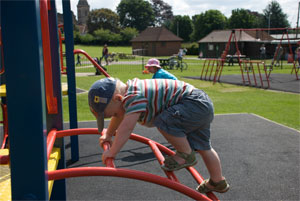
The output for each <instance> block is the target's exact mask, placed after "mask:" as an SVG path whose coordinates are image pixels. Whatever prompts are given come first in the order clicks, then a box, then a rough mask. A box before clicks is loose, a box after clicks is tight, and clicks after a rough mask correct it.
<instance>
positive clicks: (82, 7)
mask: <svg viewBox="0 0 300 201" xmlns="http://www.w3.org/2000/svg"><path fill="white" fill-rule="evenodd" d="M89 12H90V5H89V4H88V2H87V0H79V1H78V4H77V18H78V24H82V25H85V24H86V22H87V19H88V14H89Z"/></svg>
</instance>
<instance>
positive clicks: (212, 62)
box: [200, 28, 299, 88]
mask: <svg viewBox="0 0 300 201" xmlns="http://www.w3.org/2000/svg"><path fill="white" fill-rule="evenodd" d="M296 29H299V28H296ZM296 29H295V28H269V29H262V28H261V29H234V30H232V32H231V34H230V36H229V39H228V42H227V44H226V46H225V50H224V51H223V53H222V55H221V57H220V59H206V60H205V61H204V63H203V66H202V71H201V76H200V79H203V80H209V81H211V80H212V81H213V83H214V84H215V82H217V81H220V77H221V74H222V70H223V67H224V63H225V61H226V59H227V58H226V57H227V54H228V51H229V49H230V45H231V42H234V45H235V49H236V52H237V54H236V59H237V63H238V64H239V67H240V71H241V76H242V81H243V84H244V85H249V86H251V85H252V84H251V79H250V75H249V73H250V72H252V74H253V82H254V84H255V86H256V87H262V88H264V83H263V79H264V80H266V81H267V87H266V88H269V87H270V82H269V78H270V75H271V72H272V70H273V65H274V61H275V60H276V58H277V56H278V54H279V51H280V47H281V46H282V40H283V38H284V35H286V37H287V40H288V46H289V61H290V62H291V63H292V64H293V67H292V71H291V74H292V73H293V72H295V75H296V79H297V80H299V77H298V71H299V67H296V62H295V61H294V58H293V52H292V47H291V43H290V39H289V36H288V30H296ZM265 30H281V31H283V35H282V37H281V40H280V43H279V44H278V48H276V51H275V54H274V58H273V62H272V63H271V65H267V64H266V63H265V62H262V61H249V59H242V58H241V54H240V50H239V46H238V41H237V37H236V32H237V31H239V32H240V34H241V31H265ZM255 66H257V73H258V76H259V80H260V83H261V84H260V85H258V83H257V79H256V76H257V75H256V74H255V72H256V70H255V69H254V68H255ZM262 66H263V67H262ZM209 71H210V72H209ZM213 71H215V72H214V77H213V79H212V78H211V76H212V74H213ZM262 71H263V72H264V74H262ZM208 72H209V76H208ZM204 73H205V75H204ZM244 73H246V75H247V79H245V75H244ZM263 75H264V76H263ZM207 76H208V77H207ZM263 77H264V78H263Z"/></svg>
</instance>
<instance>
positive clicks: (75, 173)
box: [47, 128, 219, 200]
mask: <svg viewBox="0 0 300 201" xmlns="http://www.w3.org/2000/svg"><path fill="white" fill-rule="evenodd" d="M90 134H93V135H99V133H98V130H97V129H96V128H81V129H70V130H62V131H57V130H55V129H53V130H51V131H50V132H49V135H48V138H47V157H48V158H49V156H50V153H51V151H52V147H53V144H54V141H55V139H56V138H61V137H66V136H73V135H90ZM130 139H131V140H135V141H138V142H141V143H144V144H147V145H149V146H150V148H151V149H152V151H153V152H154V154H155V156H156V158H157V160H158V163H159V164H163V161H164V157H163V155H162V152H164V153H165V154H167V155H173V154H175V153H174V152H173V151H171V150H170V149H168V148H167V147H165V146H163V145H161V144H159V143H157V142H155V141H153V140H150V139H148V138H146V137H142V136H139V135H136V134H134V133H132V134H131V136H130ZM103 148H104V150H106V149H109V144H108V143H106V144H105V145H104V147H103ZM105 164H106V167H80V168H66V169H61V170H55V171H49V172H48V179H49V180H59V179H64V178H70V177H83V176H113V177H124V178H130V179H136V180H142V181H146V182H151V183H155V184H158V185H161V186H165V187H168V188H170V189H173V190H175V191H178V192H180V193H182V194H185V195H186V196H189V197H191V198H193V199H195V200H219V199H218V198H217V197H216V196H215V195H214V194H213V193H212V192H210V193H207V196H205V195H203V194H201V193H199V192H198V191H196V190H194V189H192V188H189V187H187V186H185V185H183V184H181V183H180V182H179V181H178V179H177V177H176V176H175V174H174V173H173V172H168V171H165V174H166V176H167V177H168V178H165V177H161V176H157V175H153V174H150V173H146V172H142V171H137V170H129V169H123V168H116V166H115V164H114V160H113V159H112V158H110V159H107V160H106V162H105ZM186 169H187V170H188V171H189V172H190V173H191V175H192V176H193V177H194V179H195V180H196V181H197V182H198V183H201V182H202V181H203V178H202V176H201V175H200V174H199V173H198V172H197V171H196V170H195V168H193V167H188V168H186Z"/></svg>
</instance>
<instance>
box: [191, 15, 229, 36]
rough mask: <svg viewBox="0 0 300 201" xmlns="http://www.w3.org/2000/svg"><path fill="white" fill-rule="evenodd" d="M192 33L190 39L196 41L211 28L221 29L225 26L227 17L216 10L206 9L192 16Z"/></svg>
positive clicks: (211, 29)
mask: <svg viewBox="0 0 300 201" xmlns="http://www.w3.org/2000/svg"><path fill="white" fill-rule="evenodd" d="M192 22H193V25H194V26H193V27H194V30H193V33H192V35H191V36H192V39H193V40H195V41H197V40H199V39H201V38H203V37H204V36H206V35H207V34H209V33H210V32H212V31H213V30H223V29H225V28H226V23H227V18H226V17H225V15H223V14H222V13H221V12H220V11H218V10H208V11H206V12H205V13H201V14H199V15H194V16H193V17H192Z"/></svg>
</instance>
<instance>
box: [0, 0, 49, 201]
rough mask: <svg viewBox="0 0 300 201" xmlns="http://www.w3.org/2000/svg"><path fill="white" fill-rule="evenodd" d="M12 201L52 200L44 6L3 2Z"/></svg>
mask: <svg viewBox="0 0 300 201" xmlns="http://www.w3.org/2000/svg"><path fill="white" fill-rule="evenodd" d="M1 19H2V22H1V24H2V36H3V47H4V62H5V63H4V65H5V70H6V90H7V94H6V95H7V107H8V128H9V139H10V162H11V190H12V200H26V199H30V200H34V199H35V200H48V197H49V196H48V179H47V176H46V170H47V156H46V152H47V151H46V134H47V133H46V106H45V86H44V71H43V55H42V39H41V27H40V9H39V1H28V0H19V1H6V0H2V1H1Z"/></svg>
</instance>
